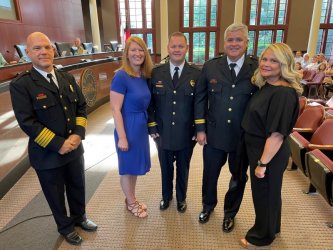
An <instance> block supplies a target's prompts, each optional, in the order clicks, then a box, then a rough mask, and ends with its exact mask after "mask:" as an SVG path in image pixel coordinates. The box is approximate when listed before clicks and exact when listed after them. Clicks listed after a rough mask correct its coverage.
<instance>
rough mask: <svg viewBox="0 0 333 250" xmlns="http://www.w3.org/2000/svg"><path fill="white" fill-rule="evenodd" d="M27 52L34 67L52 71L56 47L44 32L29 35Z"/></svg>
mask: <svg viewBox="0 0 333 250" xmlns="http://www.w3.org/2000/svg"><path fill="white" fill-rule="evenodd" d="M26 53H27V55H28V56H29V58H30V59H31V62H32V64H33V66H34V67H36V68H38V69H40V70H43V71H45V72H51V71H52V69H53V58H54V49H53V47H52V44H51V41H50V39H49V38H48V37H47V36H46V35H45V34H44V33H41V32H33V33H31V34H30V35H29V36H28V37H27V48H26Z"/></svg>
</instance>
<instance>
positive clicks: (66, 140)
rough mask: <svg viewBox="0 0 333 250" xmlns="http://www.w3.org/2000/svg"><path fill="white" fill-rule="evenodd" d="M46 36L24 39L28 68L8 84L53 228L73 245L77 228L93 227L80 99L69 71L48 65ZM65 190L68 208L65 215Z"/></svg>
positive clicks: (78, 240)
mask: <svg viewBox="0 0 333 250" xmlns="http://www.w3.org/2000/svg"><path fill="white" fill-rule="evenodd" d="M53 50H54V49H53V47H52V44H51V42H50V40H49V38H48V37H47V36H46V35H45V34H43V33H40V32H34V33H32V34H30V35H29V36H28V38H27V48H26V52H27V55H28V56H29V58H30V59H31V62H32V65H33V67H32V69H31V70H30V71H27V72H24V73H22V74H20V75H19V76H18V77H17V78H16V79H14V80H13V81H12V82H11V84H10V93H11V100H12V104H13V110H14V113H15V116H16V119H17V121H18V123H19V125H20V127H21V129H22V130H23V131H24V132H25V133H26V134H27V135H28V136H29V145H28V151H29V159H30V163H31V165H32V167H33V168H34V169H35V170H36V173H37V176H38V179H39V182H40V184H41V187H42V190H43V193H44V195H45V197H46V200H47V202H48V204H49V206H50V209H51V211H52V214H53V217H54V219H55V222H56V224H57V227H58V232H59V233H60V234H62V235H63V236H64V237H65V239H66V240H67V241H68V242H69V243H71V244H74V245H78V244H80V243H81V241H82V238H81V237H80V235H79V234H78V233H77V232H76V231H75V229H74V226H79V227H81V228H82V229H84V230H86V231H96V229H97V225H96V224H95V223H94V222H92V221H91V220H88V219H87V218H86V211H85V180H84V158H83V146H82V143H81V140H83V139H84V137H85V131H86V125H87V115H86V101H85V98H84V96H83V94H82V92H81V89H80V88H79V86H78V85H77V83H76V82H75V79H74V77H73V76H72V75H70V74H68V73H66V72H60V71H57V70H55V69H54V68H53V57H54V51H53ZM65 192H66V196H67V201H68V205H69V210H70V216H67V211H66V207H65V195H64V194H65Z"/></svg>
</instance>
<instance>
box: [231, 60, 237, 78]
mask: <svg viewBox="0 0 333 250" xmlns="http://www.w3.org/2000/svg"><path fill="white" fill-rule="evenodd" d="M236 65H237V64H236V63H230V64H229V66H230V74H231V79H232V81H233V82H234V81H235V80H236V71H235V67H236Z"/></svg>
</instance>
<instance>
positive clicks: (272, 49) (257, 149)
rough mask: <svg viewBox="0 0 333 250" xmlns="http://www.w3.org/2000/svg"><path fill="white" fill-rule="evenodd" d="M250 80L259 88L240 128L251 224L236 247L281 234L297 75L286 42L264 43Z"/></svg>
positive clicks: (298, 88)
mask: <svg viewBox="0 0 333 250" xmlns="http://www.w3.org/2000/svg"><path fill="white" fill-rule="evenodd" d="M252 81H253V83H254V84H255V85H256V86H258V87H259V88H260V90H259V91H257V92H256V93H255V94H254V95H253V97H252V98H251V100H250V103H249V104H248V107H247V110H246V112H245V115H244V118H243V121H242V128H243V129H244V132H245V134H244V140H245V145H246V150H247V155H248V158H249V163H250V175H251V187H252V198H253V204H254V209H255V214H256V218H255V223H254V226H253V227H252V228H251V229H250V230H249V231H248V232H247V234H246V236H245V238H244V239H241V245H242V246H243V247H245V248H251V247H256V246H269V245H270V244H271V243H272V242H273V240H274V239H275V236H276V235H277V234H278V233H280V226H281V204H282V202H281V188H282V179H283V172H284V170H285V169H286V167H287V164H288V159H289V156H290V151H289V145H288V142H287V137H288V135H289V133H290V132H291V130H292V128H293V126H294V124H295V122H296V119H297V116H298V109H299V107H298V94H301V93H302V87H301V85H300V78H299V74H298V73H297V71H296V70H295V62H294V58H293V54H292V51H291V49H290V48H289V46H288V45H286V44H283V43H276V44H271V45H269V46H268V47H267V48H266V49H265V50H264V51H263V53H262V54H261V56H260V58H259V67H258V69H257V70H256V72H255V73H254V76H253V79H252Z"/></svg>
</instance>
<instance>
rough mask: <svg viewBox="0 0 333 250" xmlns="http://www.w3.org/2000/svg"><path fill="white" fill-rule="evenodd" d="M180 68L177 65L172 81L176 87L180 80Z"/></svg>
mask: <svg viewBox="0 0 333 250" xmlns="http://www.w3.org/2000/svg"><path fill="white" fill-rule="evenodd" d="M178 70H179V67H175V73H173V77H172V83H173V86H174V87H176V85H177V82H178Z"/></svg>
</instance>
